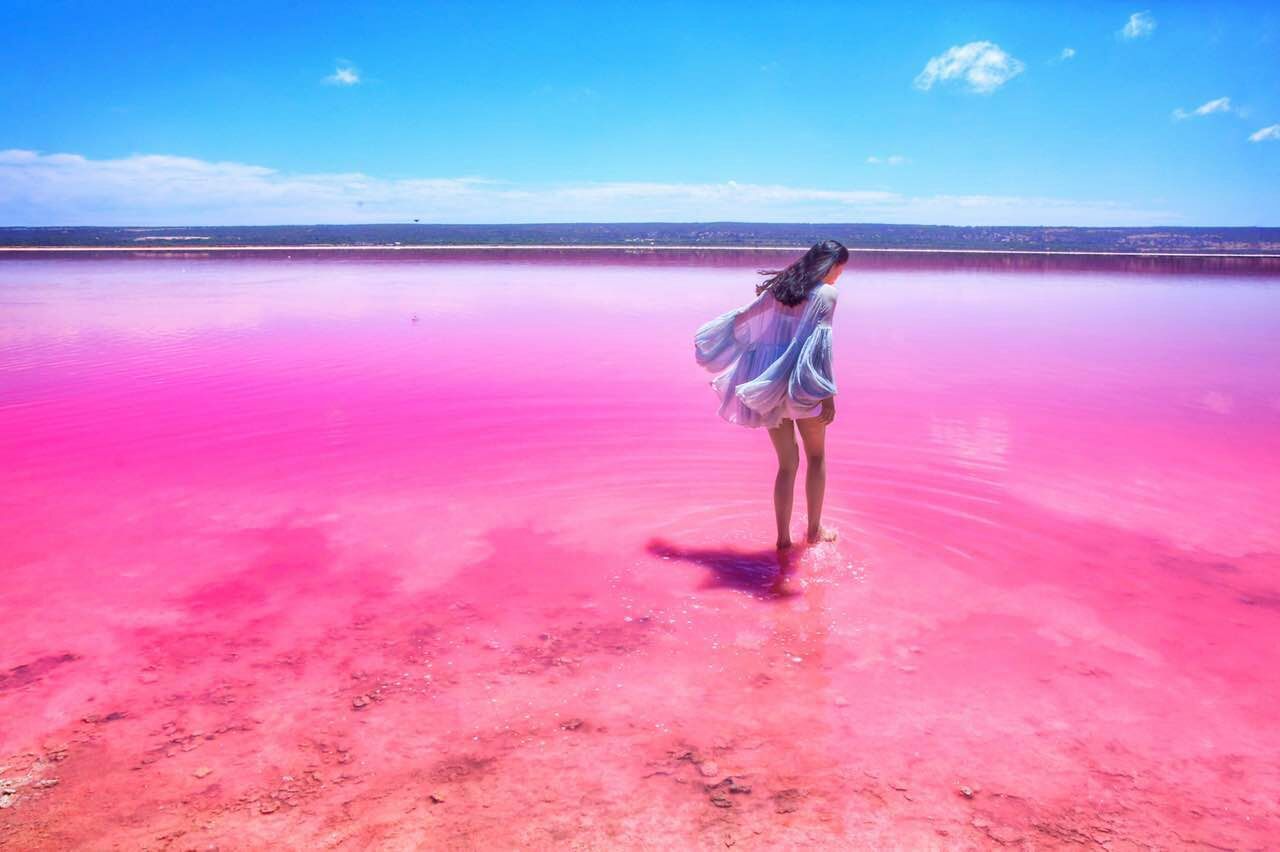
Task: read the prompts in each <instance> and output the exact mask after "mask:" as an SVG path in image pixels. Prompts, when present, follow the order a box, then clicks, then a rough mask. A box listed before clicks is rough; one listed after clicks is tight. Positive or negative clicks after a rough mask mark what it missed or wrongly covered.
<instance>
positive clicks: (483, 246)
mask: <svg viewBox="0 0 1280 852" xmlns="http://www.w3.org/2000/svg"><path fill="white" fill-rule="evenodd" d="M233 227H234V226H233ZM806 248H808V246H803V245H801V246H698V245H665V246H638V245H581V244H577V245H556V244H554V243H553V244H526V245H520V244H502V243H478V244H474V245H398V244H387V245H363V246H357V245H296V246H190V245H186V246H0V254H3V253H5V252H95V251H97V252H124V251H127V252H152V253H172V252H180V253H184V254H195V253H199V252H211V251H249V252H253V251H467V250H475V249H480V250H508V251H509V250H512V249H528V250H537V251H545V250H548V249H570V250H575V251H582V250H588V251H600V250H613V251H617V250H626V251H803V250H804V249H806ZM855 252H882V253H887V252H898V253H913V254H1029V255H1070V256H1085V257H1199V258H1209V257H1229V258H1271V259H1277V258H1280V253H1253V254H1241V253H1232V252H1156V251H1145V252H1144V251H1067V250H1054V249H948V248H883V247H877V248H871V247H864V248H850V249H849V253H850V254H853V253H855Z"/></svg>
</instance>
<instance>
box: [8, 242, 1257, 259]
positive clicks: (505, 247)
mask: <svg viewBox="0 0 1280 852" xmlns="http://www.w3.org/2000/svg"><path fill="white" fill-rule="evenodd" d="M807 248H808V246H806V245H794V246H704V245H661V246H658V245H653V246H638V245H627V244H616V245H588V244H578V245H560V244H555V243H548V244H532V245H531V244H500V243H485V244H477V245H292V246H261V245H257V246H211V245H200V246H195V245H191V244H186V245H172V246H163V245H148V246H0V254H5V253H8V252H19V253H23V254H39V253H46V254H48V253H58V252H132V253H135V254H136V253H138V252H144V253H150V254H156V253H160V254H164V253H181V254H192V253H200V252H212V251H249V252H252V251H262V252H282V251H286V252H287V251H299V252H301V251H333V252H342V251H356V252H358V251H512V250H529V251H548V250H572V251H638V252H643V251H804V250H805V249H807ZM849 252H850V253H851V254H859V253H865V254H1016V255H1063V256H1073V257H1204V258H1209V257H1232V258H1250V257H1256V258H1280V254H1273V253H1259V252H1253V253H1236V252H1223V251H1213V252H1171V251H1080V250H1058V249H965V248H853V247H850V248H849Z"/></svg>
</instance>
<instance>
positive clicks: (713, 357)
mask: <svg viewBox="0 0 1280 852" xmlns="http://www.w3.org/2000/svg"><path fill="white" fill-rule="evenodd" d="M771 298H773V295H772V294H771V293H770V292H769V291H768V290H766V291H764V292H763V293H761V294H760V295H759V296H757V297H756V298H755V299H754V300H753V301H752V302H750V303H748V304H746V305H743V306H742V307H739V308H734V309H733V310H731V311H726V312H725V313H723V314H721V315H720V316H718V317H716V318H715V319H713V320H711V321H710V322H706V323H703V324H702V325H701V326H700V327H699V328H698V330H697V331H696V332H694V335H693V356H694V358H695V359H696V360H697V362H698V363H699V364H701V365H702V366H703V367H706V368H707V369H708V370H710V371H712V372H713V373H718V372H720V371H721V370H724V369H726V368H727V367H728V366H729V365H730V364H732V363H733V362H734V360H735V359H736V358H737V357H738V356H739V355H741V354H742V353H743V351H744V350H746V349H747V348H748V347H749V346H750V345H751V344H752V343H753V342H754V341H753V339H752V338H753V336H754V330H753V329H754V327H755V323H753V322H752V320H753V319H754V318H755V317H757V316H760V315H761V314H762V313H763V312H764V311H765V310H766V309H767V305H766V300H768V299H771Z"/></svg>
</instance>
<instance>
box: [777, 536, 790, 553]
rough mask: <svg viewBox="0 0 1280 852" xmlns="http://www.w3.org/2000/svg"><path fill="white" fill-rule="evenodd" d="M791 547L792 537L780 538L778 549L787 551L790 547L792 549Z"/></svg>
mask: <svg viewBox="0 0 1280 852" xmlns="http://www.w3.org/2000/svg"><path fill="white" fill-rule="evenodd" d="M790 546H791V537H790V536H787V537H786V538H780V539H778V549H779V550H786V549H787V548H788V547H790Z"/></svg>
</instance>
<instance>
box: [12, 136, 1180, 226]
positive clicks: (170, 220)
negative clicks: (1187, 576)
mask: <svg viewBox="0 0 1280 852" xmlns="http://www.w3.org/2000/svg"><path fill="white" fill-rule="evenodd" d="M1179 218H1180V217H1178V216H1176V215H1174V214H1172V213H1170V212H1169V211H1167V210H1159V209H1143V208H1140V207H1137V206H1134V205H1130V204H1125V203H1121V202H1115V201H1094V200H1074V199H1055V198H1042V197H1023V196H992V195H919V196H917V195H906V194H903V193H898V192H891V191H885V190H869V189H858V188H845V189H829V188H821V189H819V188H812V187H793V186H785V185H779V184H767V183H740V182H737V181H732V180H730V181H724V182H720V183H664V182H648V181H615V182H580V183H550V184H515V183H511V182H508V181H500V180H492V179H488V178H484V177H441V178H416V179H397V180H388V179H384V178H378V177H372V176H370V175H366V174H362V173H359V172H349V173H345V172H344V173H321V174H291V173H287V172H280V171H276V170H274V169H270V168H266V167H263V166H255V165H247V164H243V163H229V162H209V161H206V160H197V159H193V158H189V157H174V156H165V155H134V156H130V157H123V158H120V159H115V160H94V159H89V158H86V157H82V156H79V155H77V154H41V153H38V152H35V151H21V150H11V151H0V222H3V223H5V224H7V225H217V224H228V225H235V224H239V225H259V224H290V223H293V224H296V223H361V222H405V221H410V220H413V219H420V220H421V221H423V222H457V223H465V222H511V223H516V222H584V221H597V222H639V221H649V222H653V221H677V222H708V221H725V220H737V221H744V220H745V221H775V222H822V221H826V222H850V221H864V222H908V223H918V222H930V223H937V224H954V225H972V224H990V225H1019V224H1021V225H1031V224H1048V225H1142V224H1152V223H1153V222H1169V221H1176V220H1178V219H1179Z"/></svg>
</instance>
